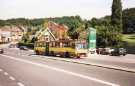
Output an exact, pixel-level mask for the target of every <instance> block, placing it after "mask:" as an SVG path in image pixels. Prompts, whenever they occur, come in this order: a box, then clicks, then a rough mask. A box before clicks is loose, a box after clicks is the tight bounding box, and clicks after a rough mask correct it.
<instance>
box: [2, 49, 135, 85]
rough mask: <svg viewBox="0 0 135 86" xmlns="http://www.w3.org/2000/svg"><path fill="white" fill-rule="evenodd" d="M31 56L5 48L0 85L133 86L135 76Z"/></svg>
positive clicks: (27, 53) (134, 74)
mask: <svg viewBox="0 0 135 86" xmlns="http://www.w3.org/2000/svg"><path fill="white" fill-rule="evenodd" d="M25 53H26V54H25ZM30 54H33V53H32V52H29V51H19V50H15V49H8V50H6V51H5V53H4V54H3V55H0V86H135V73H130V72H125V71H119V70H113V69H106V68H101V67H95V66H89V65H83V64H76V63H70V62H63V61H57V60H51V59H46V58H41V57H40V56H31V55H30Z"/></svg>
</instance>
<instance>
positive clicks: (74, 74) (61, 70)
mask: <svg viewBox="0 0 135 86" xmlns="http://www.w3.org/2000/svg"><path fill="white" fill-rule="evenodd" d="M1 56H4V57H7V58H10V59H13V60H16V61H20V62H24V63H28V64H32V65H36V66H39V67H44V68H48V69H51V70H55V71H59V72H64V73H66V74H70V75H73V76H77V77H81V78H84V79H88V80H92V81H95V82H99V83H102V84H105V85H109V86H120V85H118V84H114V83H110V82H107V81H103V80H99V79H96V78H93V77H89V76H85V75H82V74H78V73H74V72H71V71H67V70H64V69H60V68H55V67H51V66H48V65H44V64H39V63H35V62H32V61H28V60H24V59H20V58H15V57H12V56H7V55H1ZM20 86H21V85H20ZM22 86H23V85H22Z"/></svg>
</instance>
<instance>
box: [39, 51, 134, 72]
mask: <svg viewBox="0 0 135 86" xmlns="http://www.w3.org/2000/svg"><path fill="white" fill-rule="evenodd" d="M40 57H45V58H47V59H52V60H60V61H65V62H72V63H78V64H84V65H92V66H97V67H104V68H108V69H115V70H121V71H127V72H133V73H135V55H131V54H129V55H127V56H108V55H89V56H88V57H81V58H80V59H74V58H61V57H49V56H40Z"/></svg>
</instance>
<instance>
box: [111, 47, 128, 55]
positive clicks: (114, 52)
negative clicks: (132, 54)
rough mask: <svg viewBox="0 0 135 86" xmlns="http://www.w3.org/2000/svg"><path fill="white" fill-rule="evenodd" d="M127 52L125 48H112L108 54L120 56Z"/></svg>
mask: <svg viewBox="0 0 135 86" xmlns="http://www.w3.org/2000/svg"><path fill="white" fill-rule="evenodd" d="M126 54H127V51H126V49H125V48H112V49H111V50H110V54H109V55H111V56H120V55H123V56H125V55H126Z"/></svg>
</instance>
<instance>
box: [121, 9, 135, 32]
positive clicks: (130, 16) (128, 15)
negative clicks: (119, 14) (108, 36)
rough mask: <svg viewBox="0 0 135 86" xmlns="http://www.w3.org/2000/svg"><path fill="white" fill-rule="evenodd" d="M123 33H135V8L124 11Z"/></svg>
mask: <svg viewBox="0 0 135 86" xmlns="http://www.w3.org/2000/svg"><path fill="white" fill-rule="evenodd" d="M123 33H135V8H130V9H125V10H124V11H123Z"/></svg>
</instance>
